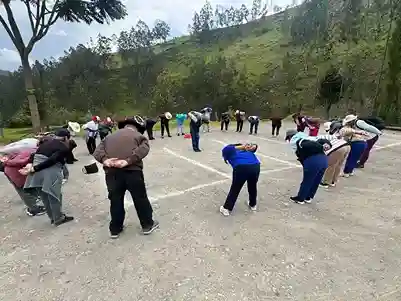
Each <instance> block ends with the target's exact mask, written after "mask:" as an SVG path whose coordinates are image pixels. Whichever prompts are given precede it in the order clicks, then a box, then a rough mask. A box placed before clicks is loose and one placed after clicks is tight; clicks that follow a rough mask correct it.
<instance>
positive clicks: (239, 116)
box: [235, 110, 245, 133]
mask: <svg viewBox="0 0 401 301" xmlns="http://www.w3.org/2000/svg"><path fill="white" fill-rule="evenodd" d="M235 120H236V121H237V130H236V132H238V133H241V132H242V127H243V126H244V120H245V112H244V111H240V110H237V111H235Z"/></svg>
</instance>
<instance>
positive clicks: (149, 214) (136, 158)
mask: <svg viewBox="0 0 401 301" xmlns="http://www.w3.org/2000/svg"><path fill="white" fill-rule="evenodd" d="M118 128H119V129H118V130H117V131H116V132H114V133H112V134H111V135H109V136H107V137H106V138H105V139H104V140H103V141H102V142H101V143H100V144H99V145H98V147H97V148H96V150H95V152H94V154H93V156H94V157H95V159H96V160H97V161H98V162H100V163H102V164H103V168H104V171H105V174H106V185H107V190H108V192H109V200H110V215H111V221H110V225H109V230H110V236H111V238H117V237H119V235H120V233H121V232H122V231H123V229H124V219H125V208H124V197H125V192H126V191H127V190H128V191H129V192H130V194H131V196H132V200H133V201H134V205H135V209H136V213H137V215H138V218H139V221H140V223H141V226H142V233H143V234H144V235H148V234H151V233H152V232H153V231H154V230H155V229H157V228H158V227H159V223H158V222H157V221H155V220H153V209H152V205H151V204H150V201H149V199H148V195H147V192H146V186H145V178H144V175H143V161H142V160H143V159H144V158H145V157H146V156H147V155H148V153H149V141H148V139H146V137H145V136H143V133H144V132H145V121H144V120H143V118H142V117H140V116H134V117H129V118H126V119H125V120H123V121H120V122H119V123H118Z"/></svg>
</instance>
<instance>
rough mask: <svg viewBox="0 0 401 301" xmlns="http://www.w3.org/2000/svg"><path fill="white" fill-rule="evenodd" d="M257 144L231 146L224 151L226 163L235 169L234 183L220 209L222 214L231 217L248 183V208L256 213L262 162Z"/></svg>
mask: <svg viewBox="0 0 401 301" xmlns="http://www.w3.org/2000/svg"><path fill="white" fill-rule="evenodd" d="M257 148H258V146H257V145H256V144H229V145H227V146H225V147H224V148H223V150H222V154H223V158H224V162H226V163H227V164H228V163H229V164H230V165H231V166H232V168H233V181H232V183H231V188H230V192H229V193H228V195H227V199H226V202H225V203H224V205H223V206H221V207H220V213H221V214H223V215H224V216H229V215H230V213H231V211H232V210H233V209H234V205H235V202H236V201H237V198H238V195H239V193H240V191H241V189H242V187H243V186H244V184H245V182H247V186H248V194H249V202H248V206H249V208H250V209H251V210H252V211H256V197H257V183H258V180H259V174H260V162H259V159H258V158H257V157H256V155H255V152H256V150H257Z"/></svg>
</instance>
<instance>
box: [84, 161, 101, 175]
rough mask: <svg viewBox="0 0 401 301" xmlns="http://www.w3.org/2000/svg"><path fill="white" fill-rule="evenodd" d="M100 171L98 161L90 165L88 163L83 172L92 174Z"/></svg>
mask: <svg viewBox="0 0 401 301" xmlns="http://www.w3.org/2000/svg"><path fill="white" fill-rule="evenodd" d="M98 171H99V168H98V167H97V164H96V163H92V164H89V165H86V166H84V167H83V168H82V172H83V173H84V174H92V173H97V172H98Z"/></svg>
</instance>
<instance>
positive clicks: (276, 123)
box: [270, 117, 282, 137]
mask: <svg viewBox="0 0 401 301" xmlns="http://www.w3.org/2000/svg"><path fill="white" fill-rule="evenodd" d="M270 120H271V121H272V136H273V137H277V136H278V135H279V134H280V128H281V125H282V118H279V117H272V118H270Z"/></svg>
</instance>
